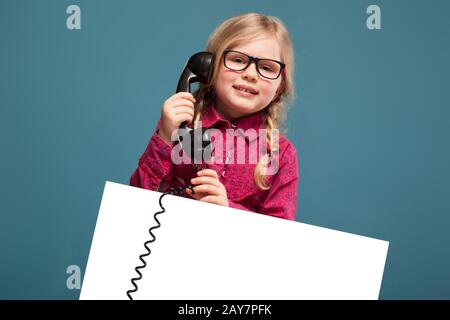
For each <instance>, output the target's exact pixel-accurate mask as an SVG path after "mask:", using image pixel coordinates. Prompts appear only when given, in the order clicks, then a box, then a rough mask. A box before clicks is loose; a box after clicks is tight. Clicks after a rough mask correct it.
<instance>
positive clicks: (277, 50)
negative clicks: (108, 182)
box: [130, 13, 298, 220]
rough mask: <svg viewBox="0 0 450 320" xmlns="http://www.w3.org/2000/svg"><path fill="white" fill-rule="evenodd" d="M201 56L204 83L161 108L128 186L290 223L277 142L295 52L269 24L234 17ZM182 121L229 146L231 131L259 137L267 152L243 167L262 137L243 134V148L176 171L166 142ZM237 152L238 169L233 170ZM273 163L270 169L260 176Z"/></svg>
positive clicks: (289, 161)
mask: <svg viewBox="0 0 450 320" xmlns="http://www.w3.org/2000/svg"><path fill="white" fill-rule="evenodd" d="M206 51H209V52H212V53H213V54H214V55H215V62H214V69H213V74H212V76H211V81H210V83H209V84H208V85H201V86H200V87H199V89H198V90H197V91H196V92H195V93H194V95H192V94H190V93H187V92H179V93H177V94H175V95H173V96H171V97H169V98H168V99H167V100H166V101H165V103H164V105H163V107H162V112H161V118H160V119H159V121H158V124H157V128H156V130H155V132H154V134H153V136H152V137H151V139H150V142H149V143H148V146H147V148H146V150H145V152H144V154H143V155H142V156H141V158H140V159H139V165H138V168H137V169H136V170H135V171H134V173H133V175H132V176H131V179H130V185H132V186H135V187H140V188H145V189H150V190H155V191H156V190H158V191H161V192H164V191H165V190H167V189H168V188H169V187H177V186H187V185H191V184H192V185H195V187H194V191H195V192H192V191H191V190H190V189H188V188H186V189H185V191H186V193H187V197H191V198H194V199H196V200H200V201H204V202H209V203H213V204H218V205H223V206H228V207H231V208H237V209H243V210H248V211H253V212H257V213H261V214H267V215H271V216H274V217H279V218H284V219H289V220H295V218H296V217H295V212H296V202H297V185H298V164H297V154H296V150H295V147H294V145H293V144H292V143H291V142H290V141H289V140H288V139H287V138H286V137H285V136H284V135H282V134H280V135H279V139H277V138H276V137H277V134H276V133H277V129H278V127H279V126H280V125H281V124H282V120H283V118H284V113H285V108H286V103H287V102H288V101H289V100H290V98H292V96H293V70H294V53H293V47H292V43H291V41H290V38H289V34H288V32H287V30H286V28H285V27H284V25H283V23H282V22H281V21H280V20H279V19H277V18H275V17H270V16H264V15H260V14H255V13H250V14H245V15H241V16H237V17H233V18H231V19H229V20H227V21H225V22H223V23H222V24H221V25H220V26H219V27H218V28H217V29H216V30H215V31H214V32H213V34H212V35H211V37H210V39H209V41H208V44H207V48H206ZM184 121H187V122H188V123H189V127H194V128H197V127H198V125H199V124H200V123H201V126H202V127H203V128H211V129H212V128H213V129H215V130H219V132H220V133H223V136H224V137H225V139H228V141H230V139H232V140H234V138H235V137H237V136H239V134H237V133H236V132H239V133H242V132H249V131H248V130H251V129H254V130H258V132H261V130H264V131H262V132H264V133H265V135H263V137H264V138H265V141H266V143H267V144H266V145H264V146H266V147H267V148H262V149H263V150H267V151H268V152H265V151H262V153H261V154H260V157H259V160H258V162H257V163H255V162H253V163H252V162H251V161H249V158H250V153H249V152H250V150H252V147H253V146H254V144H255V143H259V141H258V140H260V139H259V138H258V137H260V136H261V135H259V136H258V137H256V138H255V136H252V135H244V137H245V139H244V140H245V142H244V148H242V145H241V147H240V148H238V147H236V145H235V144H233V143H225V144H223V146H224V147H223V159H220V157H221V156H222V155H220V154H219V155H217V154H214V160H216V161H212V163H208V164H207V165H206V168H204V169H202V170H200V171H198V172H197V171H196V170H195V168H194V166H193V165H192V164H188V163H181V164H175V163H174V161H172V159H173V158H172V157H171V155H172V156H173V154H172V149H174V143H173V142H172V140H171V137H172V133H173V132H174V130H177V129H178V128H179V126H180V124H181V123H183V122H184ZM233 130H234V131H233ZM233 134H234V136H233ZM253 150H254V149H253ZM243 152H245V155H246V156H245V160H246V161H245V163H236V162H237V161H236V159H238V158H241V159H242V153H243ZM217 160H222V161H217ZM241 162H242V161H241ZM273 163H275V164H276V165H275V166H272V168H273V167H275V170H272V172H271V173H269V174H267V172H269V170H268V168H269V166H271V164H273Z"/></svg>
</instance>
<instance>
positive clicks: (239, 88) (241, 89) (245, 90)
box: [237, 87, 253, 93]
mask: <svg viewBox="0 0 450 320" xmlns="http://www.w3.org/2000/svg"><path fill="white" fill-rule="evenodd" d="M237 89H238V90H240V91H244V92H248V93H253V92H251V91H250V90H247V89H244V88H241V87H238V88H237Z"/></svg>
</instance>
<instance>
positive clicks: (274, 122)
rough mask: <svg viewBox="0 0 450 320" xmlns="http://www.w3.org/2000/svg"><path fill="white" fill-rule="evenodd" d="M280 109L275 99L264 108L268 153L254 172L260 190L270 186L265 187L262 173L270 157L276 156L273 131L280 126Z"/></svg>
mask: <svg viewBox="0 0 450 320" xmlns="http://www.w3.org/2000/svg"><path fill="white" fill-rule="evenodd" d="M281 109H282V103H281V101H279V99H276V100H275V101H274V102H272V104H271V105H270V106H268V107H267V108H266V117H265V122H264V124H265V129H266V141H267V146H268V148H267V149H268V150H267V151H268V152H267V153H266V154H264V155H263V156H262V157H261V159H260V160H259V162H258V164H257V165H256V168H255V172H254V179H255V184H256V185H257V186H258V188H260V189H262V190H268V189H270V185H267V184H266V182H265V181H264V177H265V174H264V172H265V170H266V168H267V166H268V165H269V163H270V160H271V157H276V156H278V151H279V145H278V141H276V140H275V139H274V130H276V129H277V128H278V126H279V124H280V114H281V113H280V112H281ZM272 159H273V158H272Z"/></svg>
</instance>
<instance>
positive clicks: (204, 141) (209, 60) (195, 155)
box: [176, 52, 214, 166]
mask: <svg viewBox="0 0 450 320" xmlns="http://www.w3.org/2000/svg"><path fill="white" fill-rule="evenodd" d="M213 66H214V55H213V54H212V53H211V52H198V53H196V54H194V55H193V56H191V57H190V58H189V60H188V62H187V63H186V66H185V67H184V69H183V72H182V73H181V76H180V80H179V81H178V86H177V91H176V92H177V93H178V92H191V84H192V83H194V82H200V83H203V84H208V83H209V81H210V78H211V75H212V70H213ZM180 129H184V130H187V132H188V133H189V138H190V139H189V140H190V144H189V143H186V142H183V140H184V137H183V135H178V141H179V143H180V145H181V148H182V149H183V151H184V152H185V154H186V155H188V156H189V157H190V158H191V159H192V161H193V163H194V165H195V166H196V164H197V163H201V162H202V161H208V160H209V159H210V157H211V139H210V136H209V135H208V133H207V132H206V130H204V129H203V128H197V129H191V128H189V127H187V121H185V122H183V123H182V124H181V125H180ZM199 139H201V141H198V140H199ZM196 140H197V141H196ZM199 148H200V149H199Z"/></svg>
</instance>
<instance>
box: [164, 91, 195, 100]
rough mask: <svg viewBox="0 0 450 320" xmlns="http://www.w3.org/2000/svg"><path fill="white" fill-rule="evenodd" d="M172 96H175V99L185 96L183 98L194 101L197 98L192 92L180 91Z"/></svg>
mask: <svg viewBox="0 0 450 320" xmlns="http://www.w3.org/2000/svg"><path fill="white" fill-rule="evenodd" d="M170 98H173V99H179V98H183V99H188V100H190V101H192V102H195V98H194V96H193V95H192V93H190V92H178V93H176V94H174V95H173V96H171V97H170ZM170 98H169V99H170Z"/></svg>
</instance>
